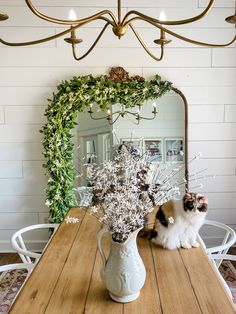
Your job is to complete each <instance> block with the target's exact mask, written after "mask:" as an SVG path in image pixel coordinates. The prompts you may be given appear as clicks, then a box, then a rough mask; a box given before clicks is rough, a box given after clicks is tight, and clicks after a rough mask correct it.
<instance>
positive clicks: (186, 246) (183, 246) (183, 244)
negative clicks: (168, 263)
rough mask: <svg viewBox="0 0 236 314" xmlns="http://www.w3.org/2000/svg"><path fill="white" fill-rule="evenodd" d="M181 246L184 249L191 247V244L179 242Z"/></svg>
mask: <svg viewBox="0 0 236 314" xmlns="http://www.w3.org/2000/svg"><path fill="white" fill-rule="evenodd" d="M181 247H182V248H184V249H191V247H192V246H191V245H190V244H189V243H181Z"/></svg>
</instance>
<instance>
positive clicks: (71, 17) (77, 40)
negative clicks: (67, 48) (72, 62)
mask: <svg viewBox="0 0 236 314" xmlns="http://www.w3.org/2000/svg"><path fill="white" fill-rule="evenodd" d="M76 19H77V17H76V14H75V11H74V10H70V13H69V20H70V21H72V22H73V21H76ZM75 25H76V24H73V23H72V24H71V36H70V37H69V38H65V39H64V40H65V42H67V43H68V44H72V46H73V47H74V46H75V45H76V44H79V43H81V42H82V41H83V40H82V39H80V38H77V37H76V34H75V30H74V28H73V27H74V26H75Z"/></svg>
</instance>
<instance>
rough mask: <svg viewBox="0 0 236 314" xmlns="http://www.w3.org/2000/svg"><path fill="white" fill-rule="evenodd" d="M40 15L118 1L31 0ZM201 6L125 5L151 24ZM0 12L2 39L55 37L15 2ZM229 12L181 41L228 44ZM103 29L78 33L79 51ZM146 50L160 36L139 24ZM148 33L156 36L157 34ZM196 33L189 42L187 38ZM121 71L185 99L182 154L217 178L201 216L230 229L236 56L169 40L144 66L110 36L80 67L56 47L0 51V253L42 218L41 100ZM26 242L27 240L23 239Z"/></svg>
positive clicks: (129, 38)
mask: <svg viewBox="0 0 236 314" xmlns="http://www.w3.org/2000/svg"><path fill="white" fill-rule="evenodd" d="M34 3H35V4H36V5H39V9H40V10H41V11H42V12H44V13H47V14H49V15H53V16H56V15H57V16H59V17H62V18H66V17H67V15H68V12H69V9H70V8H72V7H74V8H75V10H76V12H77V16H78V17H84V16H86V15H91V14H93V13H94V12H97V11H99V10H101V9H102V8H104V7H106V6H108V7H110V8H114V7H115V6H116V1H114V0H113V1H110V0H109V1H108V0H102V1H99V2H96V1H94V0H93V1H92V0H81V1H78V0H69V1H64V0H52V1H46V0H41V1H40V0H35V1H34ZM207 3H208V1H207V0H178V1H176V0H159V1H154V0H145V1H144V0H139V1H138V0H129V1H128V0H125V1H123V6H124V8H123V13H125V12H126V11H127V9H131V8H140V11H142V12H144V13H147V14H151V15H153V16H154V15H155V16H159V13H160V11H161V9H164V10H165V12H166V14H167V17H168V18H169V19H175V18H180V17H181V18H186V17H189V16H193V15H195V14H198V13H199V12H201V11H202V10H203V7H204V6H206V4H207ZM0 10H1V11H4V12H6V13H8V14H9V16H10V19H9V20H7V21H5V22H1V24H0V37H2V38H3V39H6V40H12V41H23V40H32V39H34V38H39V37H43V36H47V35H48V36H49V35H52V34H54V33H55V32H57V31H60V29H61V28H55V25H53V24H49V23H46V22H44V21H42V20H40V19H37V18H36V17H34V16H33V14H32V13H30V11H29V10H28V9H27V8H26V6H25V4H24V1H23V0H12V1H8V0H2V1H0ZM233 11H234V0H216V6H215V8H214V9H213V10H212V12H211V14H209V16H208V17H207V18H205V19H204V21H202V22H201V23H200V22H197V23H195V24H194V25H186V26H184V27H183V26H181V27H178V28H175V29H178V31H179V32H181V33H182V34H183V35H186V36H189V35H190V36H192V37H194V38H196V39H203V40H210V39H212V41H213V42H214V41H222V42H225V41H227V40H230V38H231V37H232V36H233V35H234V32H235V30H234V27H233V26H231V25H229V24H227V23H225V22H224V18H225V16H228V15H231V14H232V13H233ZM100 24H101V22H95V23H94V24H91V25H88V27H87V28H85V29H83V30H80V31H79V35H78V36H79V37H82V38H87V39H86V40H84V42H83V43H82V44H81V47H82V48H79V49H78V50H80V49H81V52H82V51H85V49H86V47H88V45H89V43H91V42H92V40H93V38H94V34H95V33H98V31H99V29H98V28H97V27H98V26H99V25H100ZM137 27H138V29H139V31H140V34H142V36H143V37H144V38H145V40H146V42H147V43H148V45H149V46H150V47H155V46H154V44H153V42H152V40H153V39H154V37H155V36H156V37H158V31H151V30H150V27H149V26H147V25H145V24H144V23H140V24H138V25H137ZM155 34H156V35H155ZM194 34H195V35H194ZM118 65H120V66H123V67H125V68H126V69H127V70H128V71H129V72H130V73H131V74H138V75H143V76H145V77H146V78H150V77H151V76H152V75H154V74H156V73H159V74H160V75H161V76H162V77H163V78H165V79H168V80H170V81H172V82H173V83H174V84H175V85H176V86H177V87H178V88H180V89H181V90H182V91H183V92H184V93H185V95H186V97H187V99H188V101H189V109H190V110H189V111H190V126H189V127H190V130H189V132H190V142H189V150H190V155H191V156H192V155H194V154H195V153H197V152H199V151H202V152H203V159H202V160H200V161H199V166H198V167H199V168H200V169H202V168H203V167H207V168H208V172H209V173H215V174H217V175H218V176H217V178H216V179H215V180H209V181H208V182H207V183H206V184H205V187H204V189H203V190H204V192H206V193H207V195H208V197H209V203H210V213H209V217H210V218H214V219H217V220H220V221H223V222H225V223H228V224H230V225H232V226H234V227H235V226H236V175H235V172H236V169H235V168H236V48H235V47H232V48H227V49H215V50H212V49H208V48H199V47H193V46H191V45H189V44H187V43H183V42H180V41H177V40H173V43H171V44H170V45H169V46H168V49H166V55H165V57H164V60H163V61H162V62H160V63H158V62H155V61H154V60H152V59H151V58H149V57H148V56H147V55H146V54H145V52H144V51H143V50H142V49H141V48H140V47H139V44H138V43H137V41H136V39H135V38H134V36H133V35H132V33H131V32H130V31H129V32H127V35H126V36H125V37H124V38H122V39H121V40H120V41H119V40H118V39H116V38H115V37H114V36H113V34H112V31H111V29H108V30H107V32H106V34H105V35H104V37H103V38H102V39H101V41H100V43H99V44H98V47H97V48H96V49H95V50H94V52H92V53H91V55H89V56H88V57H87V58H86V59H84V60H83V61H81V62H76V61H74V60H73V58H72V55H71V52H70V48H69V47H68V46H67V45H66V44H65V43H64V41H63V39H58V40H57V41H54V42H50V43H46V44H42V45H39V46H34V47H29V48H7V47H4V46H2V45H1V46H0V251H4V250H5V251H7V250H9V249H10V245H9V237H10V235H11V234H12V233H13V232H14V230H16V229H18V228H21V227H23V226H26V225H28V224H34V223H38V222H43V221H44V219H45V217H47V215H48V210H47V208H46V207H45V206H44V188H45V185H46V179H45V177H44V174H43V170H42V168H41V164H42V154H41V143H40V142H41V135H40V133H39V129H40V128H41V125H42V123H44V121H45V119H44V116H43V112H44V110H45V108H46V105H47V100H46V99H47V98H48V97H50V96H51V94H52V91H53V90H55V86H56V85H57V84H58V83H59V82H60V81H61V80H64V79H68V78H70V77H72V76H73V75H84V74H89V73H92V74H103V73H105V72H107V71H108V69H109V67H111V66H118ZM31 240H33V239H31Z"/></svg>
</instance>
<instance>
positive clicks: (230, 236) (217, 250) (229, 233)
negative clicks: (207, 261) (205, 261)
mask: <svg viewBox="0 0 236 314" xmlns="http://www.w3.org/2000/svg"><path fill="white" fill-rule="evenodd" d="M203 226H212V227H215V228H217V229H218V230H223V231H224V235H223V238H222V242H221V244H220V245H217V246H212V247H206V245H205V243H204V241H202V239H201V237H200V238H199V239H200V242H201V244H202V246H203V247H204V249H205V251H206V253H207V255H209V256H210V255H212V254H218V255H220V254H222V255H225V254H227V252H228V250H229V248H230V247H231V246H232V245H233V244H234V243H235V242H236V233H235V231H234V230H233V229H232V228H230V227H229V226H227V225H226V224H224V223H222V222H218V221H214V220H208V219H207V220H205V222H204V225H203ZM212 260H214V259H212ZM221 262H222V260H220V259H216V261H215V265H216V266H217V268H219V267H220V264H221Z"/></svg>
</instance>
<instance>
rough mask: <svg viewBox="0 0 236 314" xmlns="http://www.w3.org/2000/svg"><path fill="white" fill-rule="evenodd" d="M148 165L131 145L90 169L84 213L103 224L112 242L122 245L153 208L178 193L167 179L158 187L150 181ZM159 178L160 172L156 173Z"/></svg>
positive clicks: (121, 146)
mask: <svg viewBox="0 0 236 314" xmlns="http://www.w3.org/2000/svg"><path fill="white" fill-rule="evenodd" d="M150 172H151V173H152V176H151V177H152V178H153V170H151V164H150V163H149V162H148V158H147V156H146V155H143V156H140V155H139V154H138V153H137V151H135V150H134V148H133V147H132V146H128V145H124V144H122V145H120V146H119V147H118V149H117V150H116V152H115V157H114V159H113V160H112V161H106V162H104V163H103V165H101V166H95V165H92V166H91V168H90V171H89V173H90V177H89V180H90V184H91V187H92V191H93V206H89V207H88V210H89V211H90V212H91V213H92V214H93V215H95V216H96V217H97V218H98V219H99V221H100V222H101V223H103V224H105V225H107V227H108V229H109V231H110V233H111V235H112V239H113V240H114V241H116V242H124V241H125V240H126V239H127V238H128V236H129V234H130V233H131V232H133V231H134V230H136V229H138V228H140V227H142V226H143V225H144V223H145V219H146V217H147V215H148V214H149V213H150V212H152V210H153V208H154V206H156V205H159V204H162V203H164V202H166V201H167V200H168V199H170V198H173V196H174V195H176V194H178V193H179V188H178V187H176V186H174V185H173V186H172V185H171V183H170V180H165V179H166V177H165V178H164V177H163V178H164V179H163V181H162V182H159V183H158V184H157V183H156V182H154V181H153V180H152V179H151V180H150ZM158 173H159V177H161V176H160V169H159V170H158Z"/></svg>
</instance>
